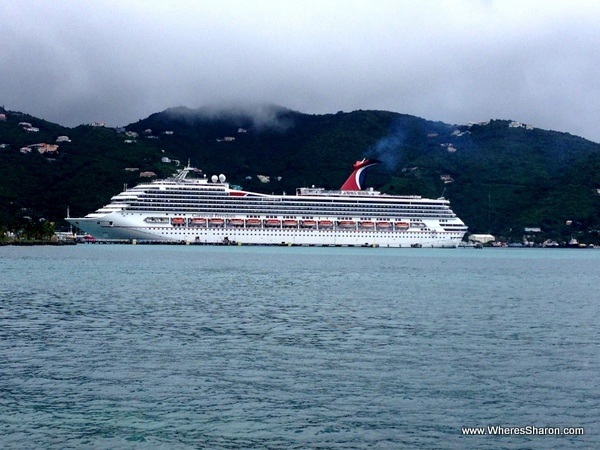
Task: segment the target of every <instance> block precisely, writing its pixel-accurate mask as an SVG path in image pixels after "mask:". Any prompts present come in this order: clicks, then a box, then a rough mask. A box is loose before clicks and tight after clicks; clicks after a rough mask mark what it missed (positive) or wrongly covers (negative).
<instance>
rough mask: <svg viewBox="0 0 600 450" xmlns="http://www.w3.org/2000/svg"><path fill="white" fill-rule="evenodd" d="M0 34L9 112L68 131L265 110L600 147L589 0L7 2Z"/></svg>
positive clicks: (594, 10)
mask: <svg viewBox="0 0 600 450" xmlns="http://www.w3.org/2000/svg"><path fill="white" fill-rule="evenodd" d="M0 30H1V31H2V33H1V35H0V36H1V42H2V44H1V47H0V48H1V50H0V105H4V106H5V107H6V108H7V109H10V110H17V111H23V112H26V113H30V114H33V115H35V116H38V117H41V118H44V119H46V120H50V121H52V122H57V123H60V124H62V125H66V126H75V125H78V124H82V123H89V122H93V121H104V122H107V123H108V124H109V125H111V126H119V125H126V124H129V123H131V122H134V121H137V120H138V119H142V118H145V117H147V116H148V115H150V114H152V113H154V112H158V111H162V110H164V109H166V108H168V107H172V106H180V105H183V106H188V107H190V108H197V107H200V106H203V105H214V104H221V103H227V104H232V103H237V102H239V103H244V104H247V103H257V102H258V103H262V102H265V103H272V104H277V105H280V106H284V107H287V108H291V109H294V110H297V111H300V112H305V113H318V114H321V113H335V112H337V111H353V110H356V109H378V110H388V111H395V112H400V113H406V114H412V115H416V116H420V117H423V118H426V119H430V120H440V121H443V122H447V123H457V124H462V123H467V122H469V121H473V122H479V121H485V120H488V119H512V120H516V121H520V122H525V123H529V124H532V125H534V126H536V127H540V128H545V129H550V130H557V131H564V132H569V133H571V134H575V135H579V136H583V137H585V138H587V139H591V140H593V141H595V142H600V2H597V1H592V0H590V1H563V2H556V1H552V0H550V1H527V0H519V1H509V0H506V1H489V0H488V1H484V0H480V1H477V0H472V1H466V0H465V1H461V0H457V1H427V0H413V1H400V0H390V1H384V0H369V1H350V0H343V1H334V0H318V1H313V0H298V1H292V0H288V1H286V0H277V1H276V0H272V1H269V0H265V1H258V0H246V1H244V0H235V1H228V0H214V1H208V0H206V1H200V0H198V1H192V0H190V1H183V0H180V1H176V0H172V1H170V0H160V1H150V0H140V1H133V0H116V1H101V0H98V1H83V0H75V1H67V0H58V1H47V0H39V1H36V0H27V1H8V0H6V1H0Z"/></svg>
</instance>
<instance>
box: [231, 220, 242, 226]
mask: <svg viewBox="0 0 600 450" xmlns="http://www.w3.org/2000/svg"><path fill="white" fill-rule="evenodd" d="M228 223H229V225H231V226H232V227H243V226H244V219H229V220H228Z"/></svg>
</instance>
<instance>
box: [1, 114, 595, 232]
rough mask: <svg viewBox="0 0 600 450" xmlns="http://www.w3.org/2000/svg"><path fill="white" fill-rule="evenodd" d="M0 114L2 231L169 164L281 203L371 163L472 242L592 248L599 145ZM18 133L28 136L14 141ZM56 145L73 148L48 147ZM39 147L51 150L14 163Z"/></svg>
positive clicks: (165, 170)
mask: <svg viewBox="0 0 600 450" xmlns="http://www.w3.org/2000/svg"><path fill="white" fill-rule="evenodd" d="M0 112H2V113H3V114H4V115H5V120H0V144H2V147H1V148H0V160H1V161H2V164H1V166H0V201H1V206H0V222H1V223H2V225H3V226H4V227H10V224H12V223H15V221H19V220H22V219H21V217H22V216H23V215H26V216H29V217H34V216H36V217H47V218H49V219H51V220H53V221H57V223H58V224H61V223H62V222H61V218H62V217H64V215H65V214H66V209H67V206H69V207H70V212H71V215H72V216H75V215H84V214H86V213H88V212H91V211H93V210H95V209H96V208H98V207H99V206H102V205H103V204H105V203H107V202H108V201H109V200H110V197H111V196H112V195H115V194H117V193H118V192H120V191H121V190H122V188H123V185H124V184H125V183H127V184H128V185H130V186H131V185H134V184H136V183H138V182H140V181H142V180H143V177H140V175H141V174H142V173H143V172H153V173H155V174H156V176H157V177H162V176H166V175H168V174H169V173H172V172H174V171H175V170H176V169H177V161H179V163H180V164H185V163H187V160H188V159H189V160H190V161H191V164H192V165H194V166H196V167H199V168H201V169H202V170H203V171H204V173H206V174H208V175H212V174H218V173H224V174H225V175H227V177H228V180H229V181H230V182H231V183H234V184H238V185H242V186H243V187H244V188H245V189H248V190H257V191H260V192H268V193H271V192H275V193H280V192H282V191H285V192H287V193H289V194H291V193H293V192H294V191H295V188H296V187H299V186H307V185H317V186H322V187H326V188H338V187H339V186H340V185H341V184H342V182H343V181H344V180H345V179H346V177H347V176H348V174H349V171H350V169H351V165H352V163H353V162H354V161H355V160H357V159H361V158H363V157H367V156H368V157H375V158H378V159H380V160H381V161H382V164H381V165H380V166H378V167H376V168H373V169H372V170H371V172H370V173H369V176H368V178H367V185H368V186H373V187H375V188H376V189H379V190H382V191H384V192H387V193H390V194H410V195H415V194H416V195H423V196H429V197H440V196H444V197H446V198H449V199H450V201H451V202H452V207H453V209H454V210H455V212H456V213H457V214H458V215H459V216H460V217H461V218H462V219H463V220H464V221H465V222H466V223H467V224H468V225H469V231H470V232H473V233H487V232H490V233H492V234H496V235H499V236H505V237H507V238H508V237H511V238H512V239H514V240H519V239H521V238H522V236H523V234H524V233H525V231H524V229H525V228H540V229H541V230H542V233H537V234H536V236H537V239H542V238H552V239H557V240H564V239H568V238H569V237H570V236H576V237H578V238H579V239H583V240H584V241H585V240H587V241H589V242H597V241H598V236H597V230H598V229H599V228H600V195H599V194H598V189H600V145H599V144H596V143H593V142H590V141H587V140H585V139H582V138H579V137H576V136H572V135H570V134H567V133H558V132H553V131H547V130H541V129H537V128H533V127H532V126H529V125H526V124H519V123H516V122H512V121H508V120H493V121H490V122H488V123H481V124H469V125H449V124H444V123H441V122H432V121H428V120H425V119H421V118H418V117H414V116H408V115H403V114H398V113H392V112H386V111H354V112H350V113H344V112H339V113H337V114H325V115H308V114H302V113H298V112H294V111H291V110H287V109H284V108H280V107H275V106H257V107H254V108H246V109H240V110H239V111H232V110H229V111H223V110H220V111H219V110H211V109H198V110H191V109H188V108H183V107H180V108H172V109H169V110H166V111H163V112H161V113H156V114H153V115H151V116H150V117H148V118H146V119H143V120H140V121H138V122H136V123H133V124H130V125H128V126H127V127H125V128H124V129H120V130H115V129H111V128H106V127H103V126H90V125H82V126H79V127H76V128H72V129H68V128H64V127H60V126H59V125H56V124H52V123H48V122H45V121H43V120H41V119H37V118H34V117H31V116H27V115H25V114H20V113H15V112H10V111H0ZM23 122H26V123H30V124H31V126H32V127H33V128H37V129H39V130H38V131H26V130H25V128H27V127H26V126H23V125H19V124H20V123H23ZM97 125H98V124H97ZM59 136H67V137H68V138H69V140H70V141H71V142H60V143H57V142H56V140H57V139H58V138H59ZM39 143H48V144H53V145H58V146H59V147H58V149H57V150H56V151H54V152H44V153H40V151H39V150H40V148H36V147H35V146H34V147H29V148H32V151H31V152H27V151H26V150H25V151H22V150H23V148H24V147H26V146H32V145H35V144H39ZM165 158H167V159H165ZM169 160H170V161H169ZM165 161H166V162H165ZM126 169H127V170H126ZM259 175H260V177H259ZM267 177H268V178H267ZM267 179H268V181H266V180H267ZM567 224H569V225H567Z"/></svg>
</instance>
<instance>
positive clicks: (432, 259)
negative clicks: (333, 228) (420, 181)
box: [0, 245, 600, 449]
mask: <svg viewBox="0 0 600 450" xmlns="http://www.w3.org/2000/svg"><path fill="white" fill-rule="evenodd" d="M599 275H600V251H598V250H587V249H586V250H578V249H574V250H567V249H484V250H474V249H454V250H449V249H446V250H443V249H440V250H438V249H373V248H297V247H292V248H289V247H205V246H199V247H198V246H142V245H138V246H132V245H78V246H70V247H0V280H1V281H0V447H1V448H3V449H21V448H27V449H35V448H40V449H116V448H118V449H236V448H264V449H306V448H308V449H310V448H315V449H364V448H376V449H379V448H384V449H398V448H423V449H437V448H447V449H464V448H479V449H504V448H506V449H521V448H530V449H551V448H556V449H558V448H575V449H591V448H600V294H599V283H598V282H599V278H600V277H599ZM495 425H499V426H503V427H526V426H534V427H538V428H540V427H548V426H549V427H583V428H584V430H585V434H584V435H582V436H564V435H563V436H556V435H551V436H540V435H502V436H491V435H488V436H466V435H462V433H461V429H462V427H477V426H481V427H487V426H495Z"/></svg>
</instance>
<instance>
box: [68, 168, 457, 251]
mask: <svg viewBox="0 0 600 450" xmlns="http://www.w3.org/2000/svg"><path fill="white" fill-rule="evenodd" d="M376 163H377V162H376V161H372V160H363V161H358V162H357V163H356V164H355V165H354V172H353V173H352V175H351V176H350V177H349V178H348V180H347V181H346V183H344V185H343V186H342V188H341V189H340V190H338V191H326V190H324V189H321V188H314V187H313V188H299V189H297V191H296V195H267V194H259V193H255V192H248V191H244V190H241V189H236V188H234V187H231V186H230V185H229V184H228V183H226V182H225V177H224V176H223V175H221V176H219V177H216V176H213V177H212V178H211V179H210V180H209V179H206V178H191V177H188V174H190V172H194V170H195V169H193V168H192V167H189V166H188V167H186V168H184V169H183V170H181V171H180V172H179V173H178V174H177V175H176V176H175V177H173V178H168V179H165V180H156V181H152V182H150V183H144V184H140V185H138V186H136V187H134V188H132V189H127V190H125V191H124V192H121V193H120V194H118V195H116V196H114V197H113V198H112V199H111V202H110V203H109V204H108V205H106V206H104V207H102V208H100V209H98V210H97V211H96V212H94V213H91V214H88V215H87V216H85V217H83V218H67V219H66V220H68V221H69V222H70V223H71V224H73V225H75V226H76V227H78V228H80V229H81V230H83V231H84V232H86V233H88V234H90V235H92V236H94V237H95V238H97V239H137V240H151V241H157V240H164V241H189V242H201V243H215V244H217V243H223V242H229V243H232V242H237V243H241V244H292V245H367V246H371V245H373V246H375V245H378V246H382V247H383V246H389V247H410V246H413V247H414V246H423V247H456V246H457V245H458V244H459V242H460V241H461V239H462V237H463V235H464V234H465V232H466V231H467V227H466V226H465V224H464V223H463V222H462V221H461V220H460V219H459V218H458V217H457V216H456V214H454V213H453V212H452V210H451V209H450V203H449V201H448V200H445V199H443V198H440V199H436V200H434V199H427V198H421V197H419V196H393V195H385V194H381V193H380V192H377V191H374V190H372V189H368V190H364V191H363V190H361V189H360V184H361V178H362V177H363V173H364V172H363V171H364V170H365V169H366V168H367V167H369V166H371V165H373V164H376Z"/></svg>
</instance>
